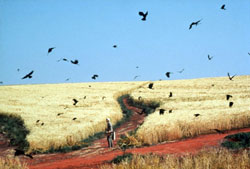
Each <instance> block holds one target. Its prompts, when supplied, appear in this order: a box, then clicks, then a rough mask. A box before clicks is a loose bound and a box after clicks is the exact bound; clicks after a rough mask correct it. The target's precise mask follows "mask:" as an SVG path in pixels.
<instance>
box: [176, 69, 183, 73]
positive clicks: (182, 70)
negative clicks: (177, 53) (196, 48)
mask: <svg viewBox="0 0 250 169" xmlns="http://www.w3.org/2000/svg"><path fill="white" fill-rule="evenodd" d="M184 70H185V69H181V70H180V71H177V72H178V73H182V72H183V71H184Z"/></svg>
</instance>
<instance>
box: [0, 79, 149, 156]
mask: <svg viewBox="0 0 250 169" xmlns="http://www.w3.org/2000/svg"><path fill="white" fill-rule="evenodd" d="M143 83H145V82H119V83H115V82H110V83H79V84H43V85H20V86H1V87H0V112H5V113H13V114H18V115H20V116H21V117H22V118H23V119H24V123H25V125H26V126H27V128H28V129H29V130H30V134H29V135H28V137H27V140H28V142H29V143H30V150H29V151H34V150H40V151H46V150H48V149H50V148H58V147H61V146H67V145H69V146H72V145H77V144H78V143H79V141H81V140H82V139H84V138H87V137H88V136H89V135H93V134H94V133H96V132H99V131H103V130H104V129H105V127H106V123H105V119H106V118H107V117H109V118H111V119H112V123H115V122H116V121H118V120H120V119H121V118H122V112H121V109H120V106H119V104H118V103H117V101H116V97H117V96H119V95H121V94H122V93H123V92H125V93H126V92H129V91H132V90H133V89H135V88H137V87H138V86H139V85H143ZM73 99H77V100H78V101H79V102H78V103H77V104H76V105H73ZM73 118H76V120H73ZM38 120H39V121H38Z"/></svg>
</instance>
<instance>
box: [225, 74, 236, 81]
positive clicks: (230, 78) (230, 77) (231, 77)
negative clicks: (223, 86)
mask: <svg viewBox="0 0 250 169" xmlns="http://www.w3.org/2000/svg"><path fill="white" fill-rule="evenodd" d="M227 76H228V78H229V80H233V78H234V77H235V76H236V75H233V76H230V74H229V73H227Z"/></svg>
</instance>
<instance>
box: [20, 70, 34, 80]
mask: <svg viewBox="0 0 250 169" xmlns="http://www.w3.org/2000/svg"><path fill="white" fill-rule="evenodd" d="M33 73H34V70H32V71H31V72H30V73H28V74H27V75H25V76H24V77H23V78H22V79H26V78H29V79H31V78H32V74H33Z"/></svg>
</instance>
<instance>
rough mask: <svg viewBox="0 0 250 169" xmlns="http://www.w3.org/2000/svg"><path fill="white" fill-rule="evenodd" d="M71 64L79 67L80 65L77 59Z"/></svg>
mask: <svg viewBox="0 0 250 169" xmlns="http://www.w3.org/2000/svg"><path fill="white" fill-rule="evenodd" d="M70 62H71V63H72V64H74V65H78V63H79V61H78V60H77V59H75V60H74V61H73V60H71V61H70Z"/></svg>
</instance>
